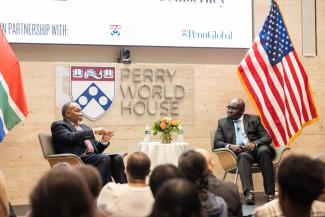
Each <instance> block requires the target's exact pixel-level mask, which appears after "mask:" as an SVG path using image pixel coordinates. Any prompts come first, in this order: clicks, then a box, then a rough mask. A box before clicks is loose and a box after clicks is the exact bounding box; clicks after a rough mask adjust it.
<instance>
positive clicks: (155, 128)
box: [152, 117, 180, 143]
mask: <svg viewBox="0 0 325 217" xmlns="http://www.w3.org/2000/svg"><path fill="white" fill-rule="evenodd" d="M179 125H180V120H174V119H171V118H169V117H164V118H161V119H160V120H159V121H156V122H154V124H153V125H152V134H153V135H157V134H158V132H160V133H161V136H160V138H161V140H162V143H171V141H172V132H175V133H178V132H179Z"/></svg>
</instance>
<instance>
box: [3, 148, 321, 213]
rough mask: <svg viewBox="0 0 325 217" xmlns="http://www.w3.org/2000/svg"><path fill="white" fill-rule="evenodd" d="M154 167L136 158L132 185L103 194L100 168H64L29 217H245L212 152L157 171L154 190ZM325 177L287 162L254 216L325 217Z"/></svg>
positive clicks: (38, 192)
mask: <svg viewBox="0 0 325 217" xmlns="http://www.w3.org/2000/svg"><path fill="white" fill-rule="evenodd" d="M150 164H151V163H150V159H149V158H148V156H147V155H146V154H145V153H142V152H134V153H132V154H131V155H130V156H129V158H128V160H127V165H126V175H127V178H128V183H126V184H117V183H107V184H106V185H105V186H104V187H103V188H102V187H101V186H102V180H101V176H100V174H99V173H98V170H96V169H95V168H94V167H92V166H85V165H83V166H77V167H71V166H70V165H67V164H59V165H57V166H56V167H54V168H53V169H52V170H51V171H49V172H48V173H47V174H45V175H44V177H42V178H41V180H40V181H39V183H38V184H37V186H36V187H35V188H34V190H33V192H32V193H31V196H30V199H31V212H30V213H29V215H28V216H30V217H56V216H60V217H70V216H74V217H79V216H80V217H104V216H107V217H116V216H124V217H147V216H148V217H183V216H184V217H187V216H189V217H208V216H213V217H219V216H220V217H226V216H242V210H241V203H240V199H239V193H238V188H237V186H233V185H231V184H229V183H227V182H224V181H221V180H219V179H218V178H216V177H215V176H214V175H213V174H212V167H213V163H212V159H211V155H210V153H209V152H207V151H205V150H202V149H199V150H197V151H193V150H190V151H187V152H185V153H183V154H182V155H181V156H180V158H179V163H178V167H176V166H174V165H171V164H166V165H160V166H157V167H156V168H154V170H153V171H152V173H151V175H150V177H149V186H150V187H149V186H147V185H146V180H147V178H148V175H149V174H150ZM324 174H325V166H324V163H322V162H319V161H316V160H312V159H311V158H309V157H306V156H295V155H293V156H289V157H287V158H286V159H284V160H283V162H282V163H281V165H280V167H279V174H278V183H279V199H276V200H273V201H271V202H269V203H267V204H265V205H264V206H262V207H260V208H258V209H256V210H255V212H254V216H256V217H260V216H270V217H277V216H286V217H291V216H302V217H305V216H306V217H307V216H312V217H320V216H325V203H324V202H317V201H316V202H315V201H314V200H315V199H316V198H317V197H318V196H319V195H320V194H321V192H322V190H323V189H324ZM0 190H1V189H0ZM232 200H235V202H234V201H232ZM5 204H8V203H5ZM1 205H2V204H1ZM5 207H7V206H5ZM6 210H8V209H6ZM0 216H1V215H0ZM4 216H8V215H7V214H5V215H4ZM1 217H2V216H1Z"/></svg>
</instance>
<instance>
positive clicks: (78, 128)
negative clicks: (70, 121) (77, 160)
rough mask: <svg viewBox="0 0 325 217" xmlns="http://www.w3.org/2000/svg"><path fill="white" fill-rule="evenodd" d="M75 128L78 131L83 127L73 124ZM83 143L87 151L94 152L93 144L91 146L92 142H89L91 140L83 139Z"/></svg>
mask: <svg viewBox="0 0 325 217" xmlns="http://www.w3.org/2000/svg"><path fill="white" fill-rule="evenodd" d="M75 128H76V129H77V130H78V131H83V129H82V128H81V127H80V126H79V125H75ZM84 143H85V145H86V147H87V152H88V153H94V152H95V150H94V146H93V144H92V143H91V141H90V140H89V139H87V140H85V141H84Z"/></svg>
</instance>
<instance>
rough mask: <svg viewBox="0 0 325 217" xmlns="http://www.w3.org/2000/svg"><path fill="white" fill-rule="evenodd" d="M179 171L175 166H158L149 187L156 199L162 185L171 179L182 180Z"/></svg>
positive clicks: (151, 175) (152, 173) (154, 170)
mask: <svg viewBox="0 0 325 217" xmlns="http://www.w3.org/2000/svg"><path fill="white" fill-rule="evenodd" d="M182 177H183V176H182V174H181V172H180V171H179V169H178V168H177V167H176V166H175V165H173V164H163V165H159V166H156V167H155V168H154V169H153V171H152V172H151V174H150V178H149V185H150V189H151V191H152V194H153V195H154V197H155V196H156V194H157V190H158V188H159V187H160V186H162V184H163V183H164V182H165V181H167V180H169V179H171V178H182Z"/></svg>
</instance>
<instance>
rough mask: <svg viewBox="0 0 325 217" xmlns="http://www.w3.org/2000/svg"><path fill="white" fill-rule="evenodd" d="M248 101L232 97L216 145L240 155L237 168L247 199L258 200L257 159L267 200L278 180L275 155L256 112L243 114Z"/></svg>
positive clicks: (247, 202) (221, 123) (249, 201)
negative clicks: (274, 163)
mask: <svg viewBox="0 0 325 217" xmlns="http://www.w3.org/2000/svg"><path fill="white" fill-rule="evenodd" d="M244 111H245V103H244V101H243V100H242V99H237V98H236V99H233V100H231V101H230V103H229V104H228V106H227V115H228V117H226V118H223V119H220V120H219V121H218V128H217V131H216V135H215V140H214V148H216V149H217V148H228V149H230V150H232V151H233V152H234V153H235V154H236V155H237V156H238V172H239V175H240V179H241V182H242V187H243V192H244V195H245V202H246V204H248V205H253V204H255V196H254V188H253V179H252V169H251V167H252V164H253V163H255V162H257V163H258V164H259V167H260V169H261V171H262V175H263V179H264V181H263V184H264V191H265V193H266V195H267V201H271V200H273V199H274V193H275V183H274V172H273V163H272V159H273V157H274V156H275V151H274V149H273V148H272V147H271V146H270V145H271V143H272V140H271V138H270V136H269V135H268V133H267V131H266V130H265V128H264V127H263V125H262V123H261V120H260V118H259V117H258V116H256V115H249V114H244Z"/></svg>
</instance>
